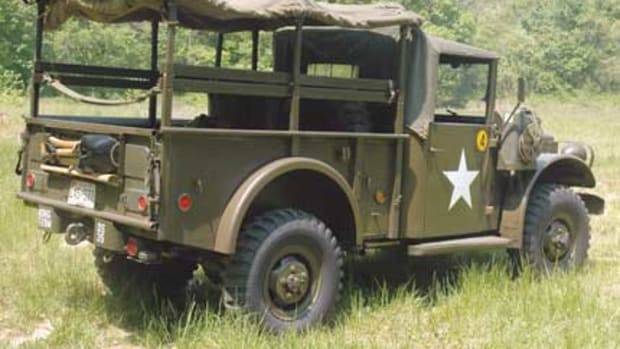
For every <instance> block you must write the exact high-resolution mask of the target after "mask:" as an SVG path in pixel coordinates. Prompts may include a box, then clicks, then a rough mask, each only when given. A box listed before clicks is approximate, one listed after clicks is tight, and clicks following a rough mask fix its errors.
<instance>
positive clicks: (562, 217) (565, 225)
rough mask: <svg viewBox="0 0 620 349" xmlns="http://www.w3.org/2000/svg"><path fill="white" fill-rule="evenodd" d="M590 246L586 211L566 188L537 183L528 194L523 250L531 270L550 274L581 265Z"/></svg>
mask: <svg viewBox="0 0 620 349" xmlns="http://www.w3.org/2000/svg"><path fill="white" fill-rule="evenodd" d="M589 246H590V227H589V217H588V211H587V209H586V206H585V204H584V203H583V201H582V200H581V198H580V197H579V196H578V195H577V194H575V193H574V192H573V191H571V190H570V189H568V188H566V187H563V186H559V185H554V184H539V185H537V186H536V187H534V189H533V191H532V194H531V196H530V199H529V202H528V206H527V213H526V218H525V234H524V238H523V251H522V253H523V254H524V257H525V260H526V261H527V262H529V264H530V266H531V267H532V268H533V269H534V271H535V272H539V273H543V274H551V273H552V272H553V271H555V270H560V271H565V270H570V269H573V268H579V267H581V266H582V265H583V264H584V262H585V260H586V258H587V254H588V248H589Z"/></svg>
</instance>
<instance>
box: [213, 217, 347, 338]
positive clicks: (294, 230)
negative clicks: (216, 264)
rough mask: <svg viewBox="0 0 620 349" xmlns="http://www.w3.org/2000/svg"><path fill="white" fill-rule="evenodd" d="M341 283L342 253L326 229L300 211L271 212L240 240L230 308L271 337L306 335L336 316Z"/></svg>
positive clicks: (229, 276)
mask: <svg viewBox="0 0 620 349" xmlns="http://www.w3.org/2000/svg"><path fill="white" fill-rule="evenodd" d="M341 279H342V255H341V251H340V248H339V247H338V243H337V241H336V238H335V237H334V236H333V234H332V232H331V230H330V229H329V228H328V227H327V226H325V224H324V223H322V222H321V221H320V220H319V219H317V218H316V217H314V216H312V215H309V214H307V213H305V212H303V211H299V210H293V209H286V210H275V211H270V212H267V213H265V214H263V215H260V216H258V217H256V218H254V219H253V220H252V221H251V222H250V223H249V224H248V225H247V226H245V228H244V229H243V231H242V232H241V234H240V237H239V241H238V244H237V253H236V254H235V255H234V256H233V257H232V258H231V260H230V263H229V265H228V266H227V269H226V272H225V275H224V297H225V303H226V304H227V305H228V306H233V307H241V308H243V309H245V310H247V311H249V312H250V313H254V314H257V315H259V316H260V317H261V320H262V321H261V323H262V325H263V327H264V328H266V329H267V330H270V331H272V332H276V333H279V332H283V331H285V330H288V329H292V330H304V329H307V328H309V327H310V326H312V325H314V324H317V323H319V322H320V321H322V320H325V319H327V318H329V316H330V315H331V314H332V311H333V310H334V307H335V305H336V303H337V300H338V297H339V294H340V289H341Z"/></svg>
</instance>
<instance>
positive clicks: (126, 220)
mask: <svg viewBox="0 0 620 349" xmlns="http://www.w3.org/2000/svg"><path fill="white" fill-rule="evenodd" d="M17 197H18V198H20V199H22V200H24V201H26V202H28V203H31V204H35V205H42V206H47V207H52V208H55V209H58V210H62V211H66V212H70V213H74V214H77V215H82V216H88V217H94V218H99V219H102V220H106V221H110V222H114V223H118V224H122V225H126V226H129V227H133V228H138V229H142V230H148V231H155V230H156V228H157V223H155V222H152V221H150V220H147V219H137V218H131V217H127V216H123V215H121V214H117V213H113V212H105V211H97V210H93V209H89V208H82V207H77V206H73V205H69V204H67V203H66V202H63V201H59V200H53V199H48V198H45V197H41V196H39V195H35V194H31V193H26V192H20V193H18V194H17Z"/></svg>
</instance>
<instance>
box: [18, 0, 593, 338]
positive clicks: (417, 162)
mask: <svg viewBox="0 0 620 349" xmlns="http://www.w3.org/2000/svg"><path fill="white" fill-rule="evenodd" d="M36 4H37V8H38V16H37V19H36V44H35V57H34V71H33V81H32V86H33V87H32V103H31V110H30V112H29V115H28V116H27V117H26V119H25V120H26V131H25V133H24V136H23V141H24V142H23V148H22V151H21V152H20V156H19V161H18V165H17V172H18V173H20V174H21V176H22V177H21V178H22V181H21V190H20V191H19V193H18V196H19V198H21V199H22V200H23V201H24V202H25V203H26V204H28V205H31V206H33V207H35V208H37V210H38V216H37V217H38V225H39V227H40V228H41V229H42V230H43V231H45V232H46V236H49V235H51V234H52V233H54V234H56V233H58V234H64V236H65V240H66V241H67V242H68V243H70V244H77V243H79V242H82V241H90V242H92V243H93V244H94V246H95V247H94V255H95V264H96V267H97V268H98V271H99V273H100V275H101V277H102V279H103V282H104V283H105V285H106V286H107V287H108V288H109V290H110V291H111V293H112V294H118V293H119V290H122V289H123V288H125V289H126V288H130V289H131V288H136V289H137V288H139V287H141V285H145V284H146V285H149V286H151V287H154V288H155V290H156V291H157V292H160V293H161V294H164V295H178V294H180V292H182V290H183V289H184V287H186V285H187V282H188V280H190V279H191V278H192V276H193V272H194V270H195V269H196V268H197V267H198V266H201V268H202V269H203V270H204V271H205V274H206V275H207V276H208V277H209V278H210V279H211V280H213V282H214V283H217V284H218V285H220V286H221V288H222V290H223V299H224V303H225V304H226V305H227V306H229V307H236V308H241V309H244V310H245V311H248V312H250V313H254V314H258V315H259V317H260V319H261V323H262V324H263V325H264V326H265V328H267V329H269V330H273V331H276V332H278V331H283V330H286V329H305V328H308V327H309V326H311V325H313V324H316V323H318V322H320V321H321V320H324V319H327V318H329V316H330V315H331V314H332V312H333V310H334V308H335V305H336V303H337V300H338V297H339V293H340V291H341V285H342V278H343V259H344V258H345V256H354V255H356V254H361V253H364V252H365V251H367V250H371V249H380V248H385V247H390V246H401V247H404V248H405V249H406V250H407V251H408V253H409V254H410V255H414V256H429V255H438V254H447V253H454V252H462V251H471V250H485V249H506V250H509V251H513V253H515V252H516V253H519V254H521V255H522V256H523V257H525V258H524V260H525V261H527V263H529V264H530V265H531V266H532V268H533V269H534V270H535V271H538V272H540V273H548V272H552V271H554V270H567V269H570V268H573V267H578V266H580V265H582V264H583V263H584V260H585V259H586V254H587V250H588V245H589V239H590V231H589V216H588V215H589V214H600V213H601V212H602V211H603V209H604V201H603V200H602V199H601V198H600V197H598V196H596V195H593V194H589V193H581V192H575V191H573V189H572V188H574V187H576V188H594V187H595V179H594V175H593V173H592V170H591V167H592V162H593V158H594V154H593V152H592V150H591V148H589V147H588V146H586V145H583V144H577V143H569V144H565V145H563V144H561V143H560V142H558V141H557V140H555V139H554V138H553V137H552V136H549V135H548V134H546V133H544V132H543V131H542V128H541V121H540V119H539V118H538V117H537V116H536V115H535V114H534V113H533V112H532V111H530V110H528V109H527V108H525V107H523V106H522V104H521V103H522V102H523V99H524V92H525V89H524V85H523V84H520V85H519V86H520V88H519V92H520V93H519V101H520V104H519V105H518V106H517V107H516V108H515V109H514V111H513V112H512V113H510V115H508V116H507V117H506V118H503V117H502V116H500V115H499V113H498V112H497V111H496V90H497V74H498V71H497V70H498V60H499V57H498V56H497V55H496V54H494V53H492V52H489V51H486V50H483V49H479V48H475V47H471V46H468V45H464V44H460V43H456V42H451V41H448V40H443V39H440V38H436V37H433V36H430V35H427V34H426V33H425V32H424V31H423V30H422V29H421V24H422V20H421V18H420V17H419V16H418V15H416V14H415V13H413V12H410V11H408V10H405V9H404V8H402V7H401V6H400V5H393V4H372V5H337V4H326V3H313V2H310V1H306V2H288V1H280V0H275V1H270V2H268V3H265V2H261V1H251V0H246V1H235V2H227V1H214V0H191V1H190V0H166V1H164V0H137V1H132V2H121V1H112V0H109V1H95V0H79V1H78V0H63V1H60V0H39V1H37V2H36ZM70 18H81V19H87V20H94V21H99V22H105V23H121V22H123V23H126V22H138V21H147V22H150V23H151V24H152V26H151V27H152V40H151V48H152V55H151V57H150V62H149V63H148V64H149V66H150V69H145V70H141V69H127V68H117V67H102V66H89V65H76V64H68V63H59V62H49V61H46V60H45V59H44V55H43V52H42V51H43V50H42V48H43V46H42V42H43V37H44V32H45V31H49V32H53V31H54V30H55V29H58V28H60V27H61V26H62V24H63V23H64V22H65V21H67V20H68V19H70ZM160 24H162V25H164V26H165V28H162V30H165V31H166V33H167V38H166V40H162V45H161V46H162V47H164V46H165V52H163V53H164V54H163V55H162V56H163V57H164V61H163V62H159V57H160V55H159V52H158V48H159V47H160V42H159V41H160V40H159V35H158V33H159V31H160V28H159V26H160ZM179 27H183V28H191V29H194V30H202V31H209V32H213V33H214V34H215V35H216V36H217V42H216V44H215V45H214V46H215V47H214V50H215V64H214V66H196V65H187V64H181V63H179V62H177V61H175V57H176V55H175V53H176V52H175V35H176V32H177V30H178V28H179ZM236 32H250V33H251V37H252V47H253V49H252V56H251V62H249V64H248V66H251V69H232V68H226V67H223V66H222V52H223V42H224V40H225V39H226V36H227V35H229V34H228V33H236ZM47 35H53V33H51V34H47ZM260 35H270V36H271V38H272V39H271V41H272V45H273V55H272V66H273V68H272V69H262V70H259V69H258V61H259V57H258V56H259V52H260V50H259V47H258V46H259V44H260V43H261V40H260ZM93 40H97V38H93ZM263 42H264V41H263ZM160 63H161V64H160ZM83 87H91V88H92V87H101V88H121V89H132V90H141V91H143V92H144V93H143V94H142V95H138V98H136V100H127V101H125V100H122V101H118V100H107V99H101V98H96V97H94V96H92V95H87V93H85V92H84V91H85V90H84V89H79V88H83ZM43 88H46V89H48V90H56V91H58V92H60V93H62V94H64V95H67V96H68V97H70V98H73V99H76V100H79V101H82V102H86V103H93V104H98V105H101V108H105V106H106V105H117V104H124V103H130V102H136V101H140V100H142V101H146V102H145V104H146V105H145V114H147V115H148V117H144V118H137V117H101V116H97V117H95V116H85V115H77V116H76V115H73V116H69V115H49V114H45V112H44V111H43V110H42V106H41V105H40V95H41V90H42V89H43ZM88 91H92V90H88ZM188 92H191V93H201V94H206V95H208V101H209V102H208V105H205V106H204V111H205V112H204V113H203V114H202V115H199V116H196V117H195V118H193V119H187V118H183V117H182V115H179V114H177V113H176V112H175V108H174V102H175V101H177V100H178V99H177V97H178V96H179V94H181V93H188ZM48 93H49V92H48ZM135 95H136V94H134V96H135Z"/></svg>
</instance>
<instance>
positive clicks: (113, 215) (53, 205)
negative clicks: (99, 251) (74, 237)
mask: <svg viewBox="0 0 620 349" xmlns="http://www.w3.org/2000/svg"><path fill="white" fill-rule="evenodd" d="M76 124H79V125H76ZM50 126H51V127H50ZM98 126H99V125H94V124H89V123H79V122H73V123H66V122H65V123H62V125H61V124H58V125H56V124H55V123H54V122H52V121H51V120H49V121H43V120H36V121H29V135H28V137H27V141H26V145H25V148H24V155H23V163H24V166H23V174H22V188H21V192H20V193H19V194H18V196H19V197H20V198H22V199H23V200H25V201H26V202H27V203H29V204H33V205H37V206H38V207H39V215H38V218H39V226H40V228H42V229H43V230H46V231H50V232H56V233H62V232H65V230H66V229H67V227H68V226H69V225H70V224H72V223H75V222H79V223H80V224H84V226H87V229H88V230H90V232H91V233H92V232H93V231H95V230H96V229H99V228H100V227H102V229H104V228H105V227H104V226H108V227H109V228H110V229H112V228H113V229H115V230H117V229H118V226H119V225H121V226H123V227H126V228H129V229H131V230H132V232H133V233H135V234H141V235H144V234H147V235H152V236H153V237H155V236H156V235H155V233H154V232H153V231H154V229H155V225H156V220H157V192H158V189H159V188H158V174H159V168H158V167H159V162H158V161H157V159H156V157H155V155H154V152H152V151H151V149H152V148H156V147H157V146H156V144H155V142H154V139H153V138H152V135H151V132H150V130H148V129H138V128H135V129H134V128H128V127H116V126H110V125H101V126H102V127H98ZM97 129H100V130H99V132H93V131H95V130H97ZM112 130H115V132H114V133H111V132H108V131H112ZM90 235H92V234H90Z"/></svg>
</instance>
